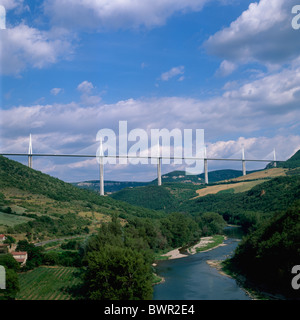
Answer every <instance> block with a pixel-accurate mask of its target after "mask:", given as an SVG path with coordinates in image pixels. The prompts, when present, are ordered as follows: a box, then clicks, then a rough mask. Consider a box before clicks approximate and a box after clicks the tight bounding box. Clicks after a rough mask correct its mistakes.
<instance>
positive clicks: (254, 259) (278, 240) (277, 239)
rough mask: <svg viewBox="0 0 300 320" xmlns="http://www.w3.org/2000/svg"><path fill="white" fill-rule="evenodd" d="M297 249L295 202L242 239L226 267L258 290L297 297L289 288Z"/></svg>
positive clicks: (299, 211) (298, 206)
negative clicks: (245, 278) (250, 282)
mask: <svg viewBox="0 0 300 320" xmlns="http://www.w3.org/2000/svg"><path fill="white" fill-rule="evenodd" d="M299 248H300V201H296V202H295V203H294V204H293V205H292V206H291V208H289V209H288V210H286V211H283V212H281V213H278V214H276V215H274V216H273V217H272V218H270V219H268V220H266V221H264V222H263V223H262V224H261V225H260V226H259V227H258V229H257V230H255V231H254V232H252V233H250V234H249V235H248V236H247V237H245V238H244V239H243V241H242V243H241V244H240V245H239V246H238V248H237V250H236V252H235V254H234V256H233V258H232V259H230V260H229V261H228V262H227V267H229V269H230V270H232V271H235V272H238V273H241V274H243V275H244V276H246V277H247V279H248V280H250V281H252V282H253V283H254V284H255V285H256V286H258V287H259V288H260V289H264V290H266V291H269V292H272V293H275V294H278V293H280V294H284V295H285V296H287V297H289V298H295V297H299V293H298V292H297V290H293V288H292V286H291V280H292V277H293V275H292V274H291V271H292V268H293V267H294V266H295V265H299Z"/></svg>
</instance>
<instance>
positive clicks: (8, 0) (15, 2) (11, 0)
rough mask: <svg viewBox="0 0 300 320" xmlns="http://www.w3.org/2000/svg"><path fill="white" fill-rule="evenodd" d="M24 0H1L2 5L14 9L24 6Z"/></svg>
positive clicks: (7, 8)
mask: <svg viewBox="0 0 300 320" xmlns="http://www.w3.org/2000/svg"><path fill="white" fill-rule="evenodd" d="M23 3H24V0H0V5H2V6H3V7H4V8H5V9H6V10H12V9H15V8H21V7H23Z"/></svg>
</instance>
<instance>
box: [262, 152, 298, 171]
mask: <svg viewBox="0 0 300 320" xmlns="http://www.w3.org/2000/svg"><path fill="white" fill-rule="evenodd" d="M273 165H274V163H269V164H268V165H267V167H266V169H268V168H271V167H273ZM276 165H277V168H287V169H295V168H299V167H300V150H298V151H297V152H296V153H295V154H294V155H292V156H291V157H290V158H289V159H288V160H286V161H284V162H277V164H276Z"/></svg>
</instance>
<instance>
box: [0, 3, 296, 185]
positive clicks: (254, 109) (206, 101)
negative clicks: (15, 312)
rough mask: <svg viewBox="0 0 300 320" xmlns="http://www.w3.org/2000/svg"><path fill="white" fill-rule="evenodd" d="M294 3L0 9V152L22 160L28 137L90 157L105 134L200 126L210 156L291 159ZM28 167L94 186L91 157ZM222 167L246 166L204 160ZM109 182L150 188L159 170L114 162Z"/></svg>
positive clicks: (37, 144) (40, 161)
mask: <svg viewBox="0 0 300 320" xmlns="http://www.w3.org/2000/svg"><path fill="white" fill-rule="evenodd" d="M297 2H299V1H297V0H271V1H270V0H260V1H256V2H254V1H253V0H184V1H183V0H151V1H149V0H139V1H137V0H109V1H108V0H85V1H82V0H38V1H26V0H0V5H1V6H3V7H4V8H5V12H6V16H5V17H6V19H5V20H6V21H5V27H6V29H2V30H0V76H1V82H0V93H1V99H0V106H1V109H0V153H9V152H10V153H27V152H28V144H29V135H30V134H31V135H32V144H33V153H56V154H91V155H94V154H96V152H97V149H98V146H99V141H97V133H98V131H99V130H101V129H110V130H113V132H115V134H116V137H117V138H118V133H119V131H118V128H119V123H120V121H127V125H128V132H130V131H132V130H134V129H142V130H144V131H145V132H147V133H148V135H149V137H150V132H151V130H152V129H159V130H162V129H167V130H169V131H171V130H173V129H179V130H181V132H184V130H185V129H190V130H193V132H195V131H196V130H197V129H203V130H204V135H205V145H206V148H207V156H208V157H211V158H240V157H241V155H242V151H241V150H242V148H244V150H245V157H246V158H247V159H258V158H259V159H270V158H272V157H273V150H274V149H275V150H276V155H277V159H279V160H286V159H288V158H289V157H290V156H291V155H292V154H294V153H295V152H296V151H297V150H298V149H299V148H300V130H299V119H300V55H299V54H300V29H297V28H295V25H297V21H298V20H297V16H296V14H295V13H293V12H292V8H293V7H294V6H295V5H298V3H297ZM299 4H300V2H299ZM293 20H294V25H293V24H292V21H293ZM299 24H300V19H299ZM293 26H294V27H293ZM135 142H136V141H131V142H130V143H128V147H130V145H134V144H135ZM194 143H196V142H194ZM11 158H12V159H15V160H17V161H20V162H22V163H24V164H26V163H27V159H26V157H25V158H17V157H11ZM265 165H266V164H257V163H256V164H255V163H250V162H248V163H247V169H248V170H252V169H259V168H263V167H264V166H265ZM33 167H34V169H36V170H40V171H42V172H44V173H47V174H49V175H51V176H55V177H58V178H60V179H63V180H65V181H68V182H77V181H86V180H96V179H99V166H98V163H97V161H96V159H93V158H68V159H63V158H49V157H48V158H41V157H40V158H38V157H34V159H33ZM185 167H186V165H185V164H184V163H183V164H182V165H177V164H174V163H171V164H170V165H163V167H162V172H163V173H167V172H170V171H173V170H184V168H185ZM224 168H232V169H239V170H240V169H241V164H240V163H239V162H238V163H236V162H220V161H210V162H209V170H216V169H224ZM104 174H105V179H106V180H121V181H150V180H153V179H155V178H156V167H155V165H150V164H149V165H142V164H140V165H133V164H119V163H117V164H107V165H105V169H104Z"/></svg>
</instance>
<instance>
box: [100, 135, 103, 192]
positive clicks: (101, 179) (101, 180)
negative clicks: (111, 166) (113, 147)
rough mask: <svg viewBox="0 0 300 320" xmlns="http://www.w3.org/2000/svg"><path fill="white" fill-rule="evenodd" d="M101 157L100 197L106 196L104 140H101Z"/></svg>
mask: <svg viewBox="0 0 300 320" xmlns="http://www.w3.org/2000/svg"><path fill="white" fill-rule="evenodd" d="M99 151H100V156H99V166H100V196H104V164H103V155H104V154H103V147H102V139H100V150H99Z"/></svg>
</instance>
